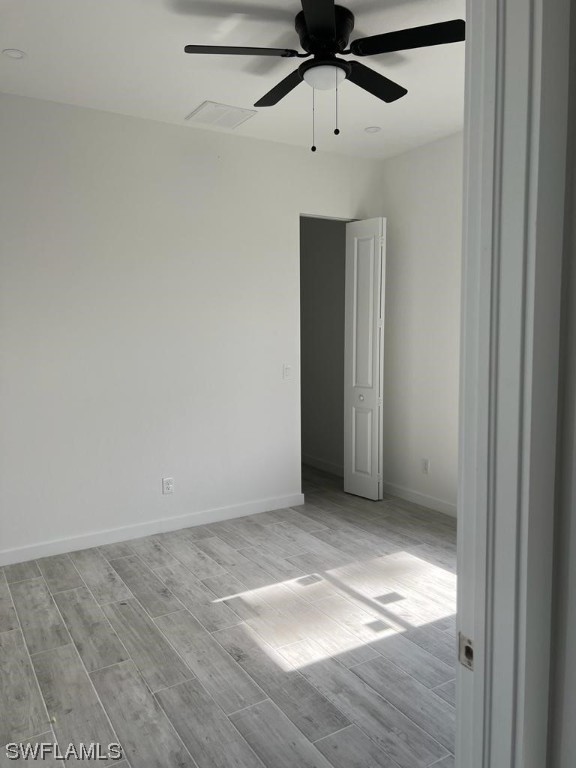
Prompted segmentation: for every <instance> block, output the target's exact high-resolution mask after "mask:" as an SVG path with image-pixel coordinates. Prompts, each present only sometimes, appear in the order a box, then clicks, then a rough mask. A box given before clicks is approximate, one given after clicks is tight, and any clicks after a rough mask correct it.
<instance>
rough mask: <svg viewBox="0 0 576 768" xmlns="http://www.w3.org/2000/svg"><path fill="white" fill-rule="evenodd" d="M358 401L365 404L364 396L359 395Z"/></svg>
mask: <svg viewBox="0 0 576 768" xmlns="http://www.w3.org/2000/svg"><path fill="white" fill-rule="evenodd" d="M358 400H360V402H361V403H363V402H364V395H358Z"/></svg>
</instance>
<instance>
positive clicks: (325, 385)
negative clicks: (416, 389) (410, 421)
mask: <svg viewBox="0 0 576 768" xmlns="http://www.w3.org/2000/svg"><path fill="white" fill-rule="evenodd" d="M301 261H302V263H301V293H302V295H301V348H302V366H301V368H302V441H303V442H302V455H303V457H304V464H306V465H308V466H312V467H315V468H316V469H321V470H324V471H328V472H331V473H333V474H334V475H335V476H337V477H343V487H344V490H345V491H346V492H347V493H350V494H354V495H356V496H361V497H363V498H366V499H371V500H373V501H377V500H381V499H382V498H383V479H382V478H383V472H382V463H383V455H384V428H383V387H384V311H385V275H386V221H385V219H383V218H382V217H377V218H371V219H365V220H360V221H349V222H341V221H334V220H330V219H328V220H326V219H314V218H311V217H302V222H301Z"/></svg>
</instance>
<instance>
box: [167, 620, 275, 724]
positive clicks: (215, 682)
mask: <svg viewBox="0 0 576 768" xmlns="http://www.w3.org/2000/svg"><path fill="white" fill-rule="evenodd" d="M156 623H157V625H158V626H159V627H160V629H161V630H162V632H163V633H164V634H165V635H166V637H167V638H168V640H170V642H171V643H172V645H173V646H174V648H176V650H177V651H178V653H179V654H180V655H181V656H182V658H183V659H184V661H186V663H187V664H188V666H189V667H190V669H191V670H192V671H193V672H194V674H195V675H196V676H197V678H198V679H199V680H200V682H201V683H202V685H203V686H204V687H205V688H206V690H207V691H208V692H209V693H210V694H211V696H212V697H213V698H214V699H215V700H216V701H217V702H218V704H219V705H220V706H221V707H222V709H223V710H224V712H226V714H230V713H231V712H235V711H236V710H239V709H243V708H244V707H248V706H250V705H251V704H255V703H256V702H258V701H262V700H263V699H265V698H266V695H265V694H264V692H263V691H262V689H261V688H259V687H258V685H256V683H255V682H254V681H253V680H252V678H251V677H250V676H249V675H247V674H246V672H245V671H244V670H243V669H242V667H240V665H239V664H237V663H236V662H235V661H234V659H233V658H232V657H231V656H230V654H228V653H227V652H226V651H225V650H224V648H222V646H221V645H220V644H219V643H218V642H217V641H216V640H215V639H214V638H213V637H212V635H210V634H209V633H208V632H206V630H205V629H204V628H203V627H202V625H201V624H200V623H199V622H198V621H196V619H195V618H194V617H193V616H192V615H191V614H190V613H188V611H180V612H179V613H171V614H170V615H168V616H161V617H160V618H159V619H156Z"/></svg>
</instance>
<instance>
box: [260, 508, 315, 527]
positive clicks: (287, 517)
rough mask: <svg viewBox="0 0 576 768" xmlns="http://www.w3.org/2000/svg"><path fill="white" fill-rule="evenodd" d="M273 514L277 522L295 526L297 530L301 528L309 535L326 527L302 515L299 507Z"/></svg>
mask: <svg viewBox="0 0 576 768" xmlns="http://www.w3.org/2000/svg"><path fill="white" fill-rule="evenodd" d="M271 514H272V516H273V517H274V518H275V519H276V520H278V521H280V522H282V523H290V524H291V525H295V526H296V527H297V528H301V529H302V530H303V531H307V532H308V533H310V532H312V531H320V530H322V529H323V528H325V527H326V526H325V525H323V523H318V522H316V521H315V520H310V518H308V517H306V516H305V515H302V514H300V512H299V511H298V507H295V508H292V507H288V508H287V509H277V510H276V511H275V512H272V513H271Z"/></svg>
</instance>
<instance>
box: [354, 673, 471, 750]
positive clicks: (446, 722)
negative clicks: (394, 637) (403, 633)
mask: <svg viewBox="0 0 576 768" xmlns="http://www.w3.org/2000/svg"><path fill="white" fill-rule="evenodd" d="M353 671H354V674H355V675H358V677H359V678H360V679H361V680H364V682H365V683H367V684H368V685H369V686H370V687H371V688H373V689H374V690H375V691H376V693H379V694H380V696H382V697H383V698H385V699H386V700H387V701H389V702H390V703H391V704H392V705H393V706H395V707H396V709H398V710H400V712H402V713H403V714H405V715H406V716H407V717H409V718H410V720H412V722H414V723H416V725H418V726H419V727H420V728H422V730H423V731H426V733H429V734H430V736H433V737H434V738H435V739H436V741H438V742H439V743H440V744H442V746H443V747H446V749H447V750H448V751H452V750H453V749H454V742H455V738H456V711H455V709H454V707H453V706H451V705H450V704H448V703H447V702H446V701H444V700H442V699H441V698H439V697H438V696H437V695H436V694H435V693H434V692H433V691H431V690H430V689H429V688H426V686H424V685H422V684H421V683H419V682H418V681H417V680H414V679H413V678H412V677H410V675H407V674H406V673H405V672H402V670H401V669H398V667H397V666H395V665H394V664H392V663H391V662H389V661H387V660H386V659H376V660H375V661H367V662H366V663H365V664H360V665H358V666H357V667H354V670H353Z"/></svg>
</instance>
